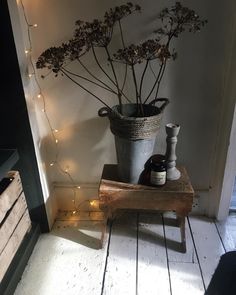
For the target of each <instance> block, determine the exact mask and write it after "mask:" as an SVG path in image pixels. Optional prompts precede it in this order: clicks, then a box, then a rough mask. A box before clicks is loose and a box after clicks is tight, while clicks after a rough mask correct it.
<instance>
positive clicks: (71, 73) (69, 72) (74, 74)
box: [61, 67, 117, 94]
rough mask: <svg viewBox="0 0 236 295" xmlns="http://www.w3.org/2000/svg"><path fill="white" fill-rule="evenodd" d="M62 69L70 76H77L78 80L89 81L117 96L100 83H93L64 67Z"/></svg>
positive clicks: (92, 82)
mask: <svg viewBox="0 0 236 295" xmlns="http://www.w3.org/2000/svg"><path fill="white" fill-rule="evenodd" d="M61 68H62V69H63V71H65V72H67V73H68V74H70V75H73V76H76V77H78V78H80V79H83V80H85V81H87V82H90V83H91V84H94V85H96V86H98V87H100V88H102V89H105V90H107V91H109V92H111V93H113V94H117V93H116V92H115V91H113V90H110V89H109V88H106V87H104V86H102V85H100V84H98V83H96V82H94V81H92V80H90V79H88V78H86V77H83V76H81V75H78V74H76V73H73V72H71V71H69V70H67V69H66V68H64V67H61Z"/></svg>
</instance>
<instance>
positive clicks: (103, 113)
mask: <svg viewBox="0 0 236 295" xmlns="http://www.w3.org/2000/svg"><path fill="white" fill-rule="evenodd" d="M111 113H112V114H114V115H115V116H116V117H119V118H122V115H121V114H120V113H118V112H117V111H116V110H113V109H111V108H108V107H102V108H101V109H100V110H98V116H99V117H109V115H110V114H111Z"/></svg>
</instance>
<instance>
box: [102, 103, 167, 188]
mask: <svg viewBox="0 0 236 295" xmlns="http://www.w3.org/2000/svg"><path fill="white" fill-rule="evenodd" d="M158 101H162V102H164V103H163V104H162V105H161V106H160V107H157V106H154V105H152V103H155V102H158ZM152 103H150V104H147V105H143V109H144V112H145V114H146V116H145V117H135V116H134V114H136V113H137V105H136V104H125V105H123V106H122V115H121V114H120V106H118V105H116V106H114V107H113V108H112V109H111V110H109V109H108V108H102V109H100V110H99V112H98V114H99V116H101V117H104V116H108V118H109V120H110V128H111V132H112V133H113V134H114V135H115V145H116V155H117V163H118V175H119V178H120V180H121V181H123V182H128V183H133V184H137V183H138V182H139V178H140V175H141V173H142V171H143V170H144V165H145V163H146V161H147V160H148V159H149V158H150V157H151V155H152V153H153V149H154V145H155V140H156V135H157V132H158V130H159V128H160V122H161V117H162V112H163V110H164V108H165V107H166V106H167V104H168V103H169V100H168V99H166V98H160V99H157V100H155V101H153V102H152Z"/></svg>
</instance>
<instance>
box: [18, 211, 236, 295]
mask: <svg viewBox="0 0 236 295" xmlns="http://www.w3.org/2000/svg"><path fill="white" fill-rule="evenodd" d="M94 214H95V215H94V216H93V217H92V219H93V221H85V220H81V219H86V218H82V217H76V216H73V217H72V218H71V220H70V221H68V220H67V217H68V216H66V215H65V218H64V221H63V220H61V221H57V222H56V223H55V225H54V228H53V231H52V232H51V233H49V234H42V235H41V236H40V238H39V241H38V243H37V245H36V247H35V249H34V251H33V254H32V256H31V258H30V261H29V263H28V266H27V267H26V269H25V272H24V274H23V277H22V279H21V281H20V283H19V284H18V287H17V289H16V292H15V295H60V294H66V295H101V294H103V295H113V294H114V295H125V294H127V295H135V294H138V295H152V294H161V295H170V294H173V295H177V294H181V295H185V294H188V295H195V294H204V290H205V288H206V287H207V286H208V284H209V281H210V279H211V276H212V274H213V272H214V270H215V268H216V266H217V263H218V261H219V258H220V256H221V255H222V254H223V253H225V252H226V251H230V250H235V249H236V215H235V214H234V215H231V216H230V217H229V218H228V220H227V221H226V222H224V223H215V222H213V221H212V220H210V219H206V218H204V217H189V219H188V222H187V225H186V234H187V253H186V254H182V253H180V252H179V251H178V249H179V244H178V242H179V241H180V233H179V228H177V227H175V226H173V225H174V220H173V216H168V215H165V216H164V217H163V216H162V215H154V214H137V213H126V214H124V215H123V216H121V217H119V218H117V219H116V220H115V221H114V222H113V223H112V224H111V225H110V227H109V228H108V235H107V238H106V242H105V247H104V248H103V249H99V245H100V241H99V239H100V237H101V230H102V222H101V219H102V217H101V215H100V216H99V214H98V215H96V213H94ZM84 217H86V214H84ZM61 219H63V218H61ZM79 219H80V220H79ZM90 219H91V216H90ZM96 219H97V221H94V220H96Z"/></svg>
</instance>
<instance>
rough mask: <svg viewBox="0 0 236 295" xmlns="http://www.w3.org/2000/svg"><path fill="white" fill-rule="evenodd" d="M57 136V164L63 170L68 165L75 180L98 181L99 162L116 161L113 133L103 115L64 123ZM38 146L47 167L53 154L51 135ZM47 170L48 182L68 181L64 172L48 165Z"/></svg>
mask: <svg viewBox="0 0 236 295" xmlns="http://www.w3.org/2000/svg"><path fill="white" fill-rule="evenodd" d="M57 137H58V139H59V143H58V147H59V163H60V165H61V167H62V168H63V169H66V168H67V166H66V165H68V168H69V172H70V174H71V175H72V177H73V179H74V181H75V182H76V183H80V182H82V183H86V182H87V183H88V182H89V183H96V182H98V181H99V179H100V177H101V172H102V168H103V165H104V164H105V163H115V162H116V159H115V146H114V140H113V135H112V134H111V132H110V128H109V121H108V119H107V118H100V117H94V118H90V119H87V120H84V121H81V122H78V123H75V124H73V125H68V126H67V128H65V129H63V130H62V131H60V132H59V133H58V136H57ZM63 138H64V139H63ZM60 143H61V144H60ZM40 149H41V152H42V153H43V154H44V156H45V158H46V159H47V160H46V163H45V165H46V168H47V167H48V166H50V163H51V162H53V159H55V155H56V149H55V144H54V142H53V140H52V138H51V134H49V135H48V136H47V137H46V138H44V139H43V141H42V143H41V148H40ZM48 171H49V179H50V181H51V182H53V181H57V182H64V183H65V182H68V178H67V177H66V175H64V174H62V173H61V172H59V171H58V169H56V168H54V167H51V170H50V169H49V170H48Z"/></svg>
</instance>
